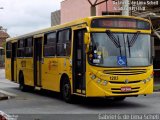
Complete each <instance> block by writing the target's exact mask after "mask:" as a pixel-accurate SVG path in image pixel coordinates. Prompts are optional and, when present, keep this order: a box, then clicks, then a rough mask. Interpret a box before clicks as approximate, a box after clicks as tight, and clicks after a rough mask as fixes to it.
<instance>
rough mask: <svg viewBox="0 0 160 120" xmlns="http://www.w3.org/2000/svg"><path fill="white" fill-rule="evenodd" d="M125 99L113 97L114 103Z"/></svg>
mask: <svg viewBox="0 0 160 120" xmlns="http://www.w3.org/2000/svg"><path fill="white" fill-rule="evenodd" d="M125 98H126V97H115V98H114V101H123V100H124V99H125Z"/></svg>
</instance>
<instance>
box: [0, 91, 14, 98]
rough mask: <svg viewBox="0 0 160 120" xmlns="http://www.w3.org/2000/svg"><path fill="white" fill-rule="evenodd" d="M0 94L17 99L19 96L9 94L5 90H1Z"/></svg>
mask: <svg viewBox="0 0 160 120" xmlns="http://www.w3.org/2000/svg"><path fill="white" fill-rule="evenodd" d="M0 93H2V94H4V95H7V96H9V97H16V96H17V95H16V94H14V93H10V92H7V91H4V90H0Z"/></svg>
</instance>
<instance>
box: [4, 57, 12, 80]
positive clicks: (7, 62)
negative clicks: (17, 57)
mask: <svg viewBox="0 0 160 120" xmlns="http://www.w3.org/2000/svg"><path fill="white" fill-rule="evenodd" d="M5 76H6V79H8V80H11V59H8V58H6V59H5Z"/></svg>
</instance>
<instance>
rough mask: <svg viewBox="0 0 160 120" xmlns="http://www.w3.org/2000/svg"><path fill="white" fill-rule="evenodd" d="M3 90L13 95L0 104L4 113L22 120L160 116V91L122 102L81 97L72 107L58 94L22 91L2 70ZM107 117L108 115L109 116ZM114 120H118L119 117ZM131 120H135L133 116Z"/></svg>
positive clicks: (77, 119)
mask: <svg viewBox="0 0 160 120" xmlns="http://www.w3.org/2000/svg"><path fill="white" fill-rule="evenodd" d="M0 91H5V92H7V93H8V94H9V95H10V96H12V97H10V98H9V99H8V100H2V101H0V111H3V112H5V113H7V114H9V115H13V116H14V117H15V116H16V115H17V116H18V120H19V119H20V120H30V119H31V120H32V119H33V120H35V119H37V120H46V119H47V120H63V119H65V120H97V119H98V120H99V119H102V118H107V120H110V119H111V118H110V116H109V115H110V114H112V115H119V114H120V115H122V117H121V118H123V115H126V114H130V115H135V114H143V115H145V114H156V115H159V114H158V113H160V93H159V92H156V93H154V94H152V95H148V96H139V97H130V98H126V99H125V100H124V101H122V102H114V101H112V100H106V99H92V100H90V99H84V98H78V99H77V101H76V103H74V104H68V103H65V102H64V101H63V100H61V98H60V96H59V94H57V93H54V92H46V91H42V92H39V91H29V92H21V91H20V90H19V89H18V84H16V83H12V82H10V81H8V80H6V79H4V70H0ZM103 114H104V115H106V114H107V117H106V116H104V115H103ZM108 116H109V117H108ZM111 117H112V118H113V119H115V118H116V119H118V118H117V116H111ZM119 119H120V118H119ZM129 119H133V118H131V117H129ZM136 119H137V118H136ZM139 119H140V118H139ZM159 119H160V117H159ZM137 120H138V119H137ZM149 120H152V119H151V118H150V119H149Z"/></svg>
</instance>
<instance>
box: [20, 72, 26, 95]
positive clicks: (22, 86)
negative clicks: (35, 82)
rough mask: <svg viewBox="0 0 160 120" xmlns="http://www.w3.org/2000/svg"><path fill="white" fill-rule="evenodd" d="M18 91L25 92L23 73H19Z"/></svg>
mask: <svg viewBox="0 0 160 120" xmlns="http://www.w3.org/2000/svg"><path fill="white" fill-rule="evenodd" d="M19 89H20V90H21V91H23V92H25V91H26V86H25V84H24V76H23V73H20V74H19Z"/></svg>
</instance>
